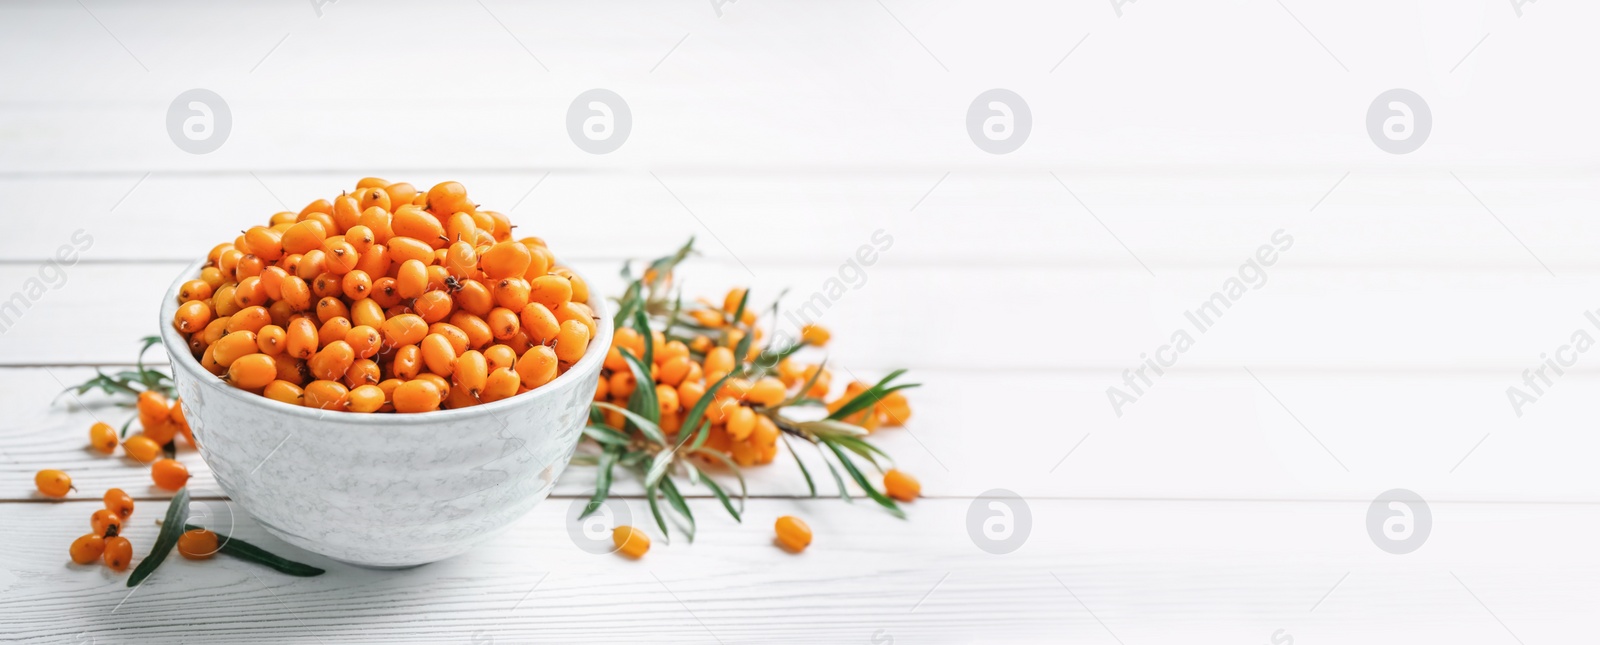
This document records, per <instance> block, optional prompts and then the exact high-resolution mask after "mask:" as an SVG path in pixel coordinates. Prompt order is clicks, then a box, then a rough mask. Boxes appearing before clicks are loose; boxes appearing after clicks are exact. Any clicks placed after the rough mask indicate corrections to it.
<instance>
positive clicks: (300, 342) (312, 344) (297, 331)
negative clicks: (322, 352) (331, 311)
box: [284, 318, 321, 360]
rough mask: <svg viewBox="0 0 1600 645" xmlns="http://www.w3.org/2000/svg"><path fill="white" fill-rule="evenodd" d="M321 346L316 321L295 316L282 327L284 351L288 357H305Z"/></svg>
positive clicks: (315, 351)
mask: <svg viewBox="0 0 1600 645" xmlns="http://www.w3.org/2000/svg"><path fill="white" fill-rule="evenodd" d="M320 346H321V340H320V336H319V335H318V330H317V325H316V323H313V322H311V319H310V318H296V319H294V320H291V321H289V326H288V327H286V328H285V329H284V352H285V353H286V354H287V355H288V356H289V357H290V358H298V359H302V360H304V359H307V358H311V357H312V356H313V355H315V354H316V353H317V348H318V347H320Z"/></svg>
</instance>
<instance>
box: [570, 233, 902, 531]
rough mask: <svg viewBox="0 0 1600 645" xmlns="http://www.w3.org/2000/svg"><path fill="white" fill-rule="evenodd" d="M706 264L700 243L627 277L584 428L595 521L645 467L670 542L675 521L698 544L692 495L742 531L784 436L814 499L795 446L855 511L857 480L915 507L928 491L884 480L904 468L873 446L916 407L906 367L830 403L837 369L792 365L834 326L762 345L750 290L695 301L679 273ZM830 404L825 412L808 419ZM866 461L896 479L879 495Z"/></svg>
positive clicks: (884, 500)
mask: <svg viewBox="0 0 1600 645" xmlns="http://www.w3.org/2000/svg"><path fill="white" fill-rule="evenodd" d="M694 255H695V251H694V240H693V239H691V240H689V242H688V243H686V244H684V245H683V246H682V247H680V248H679V249H677V251H675V252H674V253H672V254H671V255H667V256H664V257H661V258H657V259H655V260H653V261H650V262H648V263H646V264H645V268H644V271H643V272H642V274H641V275H639V276H638V277H635V276H634V273H633V265H632V263H628V264H625V265H624V266H623V268H622V277H623V278H624V279H625V280H627V281H628V284H627V287H626V288H625V289H624V291H623V294H622V296H621V297H619V298H616V303H617V314H616V317H615V322H616V333H615V334H614V335H613V343H612V347H611V348H610V349H609V351H608V352H607V354H606V360H605V366H604V369H603V370H602V373H601V378H600V382H599V383H598V385H597V387H596V392H595V402H594V405H593V407H592V409H591V412H590V422H589V424H588V425H587V427H586V428H585V429H584V437H586V438H587V439H588V441H589V442H590V443H591V444H592V445H590V448H591V449H592V450H593V452H589V453H586V454H580V455H579V456H577V457H576V458H574V463H582V464H592V465H595V466H596V467H597V468H598V470H597V474H596V484H595V492H594V494H593V496H592V497H591V498H590V501H589V504H588V505H587V506H586V507H585V509H584V513H583V515H585V516H587V515H589V514H590V513H593V512H594V511H596V510H598V509H599V508H600V505H601V504H602V503H604V501H605V500H606V498H607V497H608V496H609V495H610V489H611V485H612V483H613V482H614V481H615V476H616V475H615V470H616V469H617V468H618V467H622V468H624V469H627V470H632V471H634V473H635V475H636V476H637V477H638V478H639V481H640V483H641V484H642V485H643V486H644V489H645V499H646V501H647V502H648V503H649V505H650V511H651V516H652V517H653V518H654V520H655V522H656V525H657V526H658V527H659V528H660V529H661V531H662V533H663V534H664V535H665V534H668V533H669V530H668V526H669V520H670V522H671V523H675V524H678V525H679V526H680V528H681V529H682V530H683V531H684V532H685V534H686V535H688V537H689V539H690V540H691V541H692V540H693V539H694V530H695V526H696V524H695V518H694V516H693V514H692V513H691V512H690V510H689V507H688V505H687V504H686V503H684V499H683V495H682V488H681V487H682V486H683V485H694V486H705V487H706V488H708V489H709V490H710V491H711V493H712V495H713V496H715V497H716V498H717V499H718V501H719V502H720V503H721V504H722V506H723V507H724V508H725V509H726V510H727V511H728V514H729V515H730V516H732V517H733V518H734V519H735V520H737V521H742V516H743V508H744V503H745V500H746V498H747V496H748V492H747V488H746V485H745V479H744V475H743V472H742V469H743V468H746V467H750V466H752V465H757V464H766V463H770V462H771V461H772V460H773V459H774V457H775V456H776V453H777V443H778V441H779V440H781V441H783V443H784V444H785V445H786V446H789V447H790V453H791V455H792V456H793V457H794V460H795V464H796V466H797V467H798V468H799V469H800V472H801V475H802V476H803V477H804V478H805V481H806V486H807V489H808V490H809V492H810V494H811V496H813V497H816V496H817V495H818V489H817V485H816V480H815V479H814V478H813V477H812V475H811V471H810V469H809V468H808V467H807V465H806V463H805V461H804V460H802V459H801V458H800V457H799V455H798V454H796V453H795V451H794V449H793V447H794V446H793V443H792V442H791V441H790V437H796V438H799V439H801V440H803V441H805V442H807V443H809V444H811V445H813V446H815V447H816V448H817V450H818V455H819V457H820V458H821V459H822V461H823V463H824V464H825V465H826V466H827V468H828V471H829V473H830V474H831V475H832V476H833V479H834V482H835V484H836V485H837V489H838V491H839V495H840V497H841V498H843V499H845V500H847V501H853V498H852V497H851V494H850V489H849V487H848V485H847V484H846V483H845V480H846V478H847V477H848V479H849V480H850V481H851V482H853V483H854V484H855V486H856V487H858V488H860V489H861V490H862V491H863V492H864V493H865V494H866V496H867V497H869V498H871V499H872V500H873V501H874V502H876V503H878V504H879V505H882V506H883V507H884V508H885V509H887V510H888V511H889V512H890V513H892V514H894V515H896V516H900V517H904V512H903V511H902V509H901V508H900V506H899V505H898V504H897V502H896V500H897V499H899V500H902V501H909V500H910V499H912V498H914V497H915V496H916V489H917V487H918V485H917V484H916V483H915V480H914V479H911V478H910V477H909V476H908V475H905V474H904V473H899V471H895V470H892V469H887V470H886V468H885V466H886V464H892V460H891V459H890V457H889V455H888V454H887V453H885V452H884V451H883V450H881V449H879V448H878V447H876V446H874V445H872V444H871V443H869V442H868V441H867V440H866V439H865V437H866V436H867V435H869V434H871V433H872V432H873V430H875V429H876V428H877V427H878V426H879V425H880V424H881V425H900V424H901V423H903V422H904V420H905V419H906V418H907V417H908V416H909V414H910V408H909V406H908V405H907V404H906V400H905V396H904V395H903V394H901V393H900V392H901V390H905V389H908V388H912V387H916V386H917V384H915V383H898V382H897V379H899V378H900V377H901V376H903V375H904V374H905V370H896V371H895V372H892V373H890V374H889V375H888V376H887V377H885V378H884V379H882V380H880V381H879V382H878V383H876V384H872V385H868V384H865V383H851V384H849V386H848V387H847V388H846V389H845V394H844V396H842V397H840V398H839V399H836V400H834V401H833V402H832V403H829V402H828V400H827V397H828V393H829V390H830V389H831V387H830V386H831V384H832V379H831V376H830V374H829V372H828V371H827V369H826V364H827V362H826V361H825V360H824V361H821V362H819V363H817V364H815V365H801V364H799V363H797V362H795V360H794V357H796V356H797V355H798V354H799V353H800V352H801V351H803V350H805V348H807V347H820V346H822V345H824V344H826V342H827V341H828V336H829V334H828V332H827V330H825V329H822V328H821V327H818V326H816V325H807V326H805V327H804V328H803V329H802V332H801V337H800V339H798V340H793V341H783V342H780V341H779V340H778V338H777V337H778V336H779V335H778V334H773V338H772V339H771V340H769V341H767V342H766V344H765V345H764V346H757V342H758V341H760V340H762V337H763V336H764V335H765V334H766V332H768V331H770V330H769V329H765V328H763V327H761V326H760V325H759V324H758V322H759V320H760V318H761V317H760V316H757V315H756V313H755V311H754V309H753V307H752V300H751V298H750V292H749V290H748V289H743V288H737V289H733V290H732V291H730V292H728V294H727V296H726V297H725V298H724V299H723V302H722V303H721V304H720V305H719V304H718V303H714V302H711V301H708V300H705V299H698V300H696V301H695V302H694V303H690V304H688V305H686V304H685V301H684V298H683V290H682V288H681V287H680V286H678V280H677V279H676V276H675V273H676V270H677V268H678V267H679V265H680V264H682V263H683V262H684V261H685V260H687V259H688V258H690V257H693V256H694ZM783 295H784V294H783V293H780V294H779V295H778V298H776V299H774V301H773V303H772V305H771V307H770V309H769V311H770V314H769V315H768V316H766V318H767V319H768V320H771V321H776V320H777V319H778V316H777V314H778V312H779V311H780V302H781V300H782V297H783ZM641 384H642V385H643V386H641ZM708 385H709V386H708ZM819 407H820V408H824V409H825V410H826V414H825V415H824V414H819V413H818V412H815V411H808V410H807V409H808V408H819ZM797 413H798V414H797ZM818 416H821V418H817V417H818ZM862 461H865V465H866V466H870V467H871V468H873V469H875V470H877V471H878V472H880V473H883V474H884V475H883V482H884V485H883V487H882V489H881V490H880V487H879V486H878V485H876V484H874V483H873V481H872V480H871V479H869V478H868V477H867V476H866V474H865V473H864V467H863V465H862V464H861V462H862ZM716 470H725V471H726V473H727V474H731V475H732V476H733V477H735V478H736V479H737V480H738V482H739V491H738V498H739V499H738V504H735V503H734V499H733V495H732V494H731V493H730V490H731V489H729V488H727V487H725V486H724V485H723V484H721V483H719V482H718V481H717V479H716V478H714V477H713V476H712V473H713V471H716ZM719 474H720V473H719ZM891 481H893V482H895V484H896V485H895V486H893V487H891V485H890V482H891ZM891 488H893V489H892V490H891Z"/></svg>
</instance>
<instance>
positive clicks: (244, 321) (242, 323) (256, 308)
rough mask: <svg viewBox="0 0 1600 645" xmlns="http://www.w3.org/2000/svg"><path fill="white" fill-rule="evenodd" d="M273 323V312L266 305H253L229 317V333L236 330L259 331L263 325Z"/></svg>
mask: <svg viewBox="0 0 1600 645" xmlns="http://www.w3.org/2000/svg"><path fill="white" fill-rule="evenodd" d="M270 324H272V312H270V311H268V310H267V308H266V307H262V306H260V305H252V306H248V307H245V308H243V309H240V310H239V311H236V312H234V314H233V315H232V316H229V317H228V333H233V332H236V331H250V332H259V331H261V328H262V327H266V326H267V325H270Z"/></svg>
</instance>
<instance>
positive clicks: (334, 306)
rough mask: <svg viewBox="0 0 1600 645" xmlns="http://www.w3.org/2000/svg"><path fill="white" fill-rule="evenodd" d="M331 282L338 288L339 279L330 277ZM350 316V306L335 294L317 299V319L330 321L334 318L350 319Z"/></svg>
mask: <svg viewBox="0 0 1600 645" xmlns="http://www.w3.org/2000/svg"><path fill="white" fill-rule="evenodd" d="M321 279H322V278H318V280H321ZM329 282H331V283H333V284H334V285H335V289H337V288H338V287H337V285H338V281H337V280H331V279H330V280H329ZM349 317H350V308H349V307H347V306H345V304H344V301H343V300H340V299H338V298H336V297H334V296H323V297H322V299H321V300H318V301H317V320H320V321H322V322H328V321H330V320H333V319H334V318H346V319H348V318H349ZM347 324H348V322H347ZM344 331H349V330H348V329H346V330H344ZM341 333H342V332H341Z"/></svg>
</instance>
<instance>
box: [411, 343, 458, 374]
mask: <svg viewBox="0 0 1600 645" xmlns="http://www.w3.org/2000/svg"><path fill="white" fill-rule="evenodd" d="M417 348H418V349H419V350H421V351H422V364H423V365H425V366H426V367H427V368H428V371H429V372H433V373H434V374H438V375H439V376H449V375H450V374H451V373H452V372H454V371H455V364H456V350H455V346H454V345H451V344H450V339H448V338H446V337H445V336H444V334H428V335H427V336H425V337H423V339H422V343H421V344H420V345H418V346H417Z"/></svg>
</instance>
